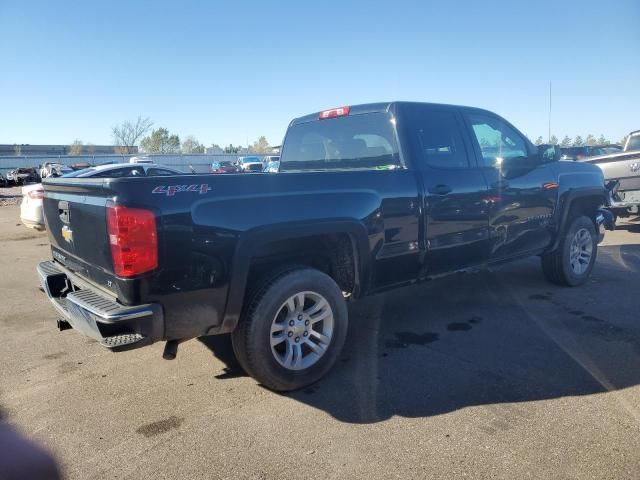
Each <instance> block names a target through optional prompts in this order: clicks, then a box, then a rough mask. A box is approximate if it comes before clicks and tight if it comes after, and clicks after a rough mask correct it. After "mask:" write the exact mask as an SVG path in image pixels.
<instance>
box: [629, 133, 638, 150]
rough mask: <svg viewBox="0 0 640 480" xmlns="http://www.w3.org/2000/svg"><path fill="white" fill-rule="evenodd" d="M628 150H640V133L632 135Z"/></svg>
mask: <svg viewBox="0 0 640 480" xmlns="http://www.w3.org/2000/svg"><path fill="white" fill-rule="evenodd" d="M627 150H628V151H633V150H640V135H632V136H631V137H629V142H628V143H627Z"/></svg>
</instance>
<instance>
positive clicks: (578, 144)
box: [573, 135, 584, 147]
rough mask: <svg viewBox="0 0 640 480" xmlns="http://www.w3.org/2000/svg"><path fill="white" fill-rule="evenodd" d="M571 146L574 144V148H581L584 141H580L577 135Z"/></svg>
mask: <svg viewBox="0 0 640 480" xmlns="http://www.w3.org/2000/svg"><path fill="white" fill-rule="evenodd" d="M573 144H574V145H575V146H576V147H580V146H582V145H583V144H584V140H582V137H581V136H580V135H578V136H577V137H576V138H575V140H574V141H573Z"/></svg>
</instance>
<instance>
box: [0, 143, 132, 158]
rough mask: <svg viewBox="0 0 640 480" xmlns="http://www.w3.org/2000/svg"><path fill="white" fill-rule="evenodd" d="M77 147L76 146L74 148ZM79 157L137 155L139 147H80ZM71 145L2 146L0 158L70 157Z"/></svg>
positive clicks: (77, 152)
mask: <svg viewBox="0 0 640 480" xmlns="http://www.w3.org/2000/svg"><path fill="white" fill-rule="evenodd" d="M75 147H76V146H75V145H74V148H75ZM77 147H79V148H80V150H79V151H76V152H75V154H77V155H113V154H117V153H124V154H136V153H138V147H136V146H133V147H121V146H118V145H78V146H77ZM70 151H71V145H30V144H22V145H18V144H13V145H12V144H0V156H8V155H24V156H30V155H70Z"/></svg>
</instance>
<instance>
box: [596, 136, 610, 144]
mask: <svg viewBox="0 0 640 480" xmlns="http://www.w3.org/2000/svg"><path fill="white" fill-rule="evenodd" d="M608 144H609V140H607V139H606V138H605V136H604V135H602V134H600V136H599V137H598V145H608Z"/></svg>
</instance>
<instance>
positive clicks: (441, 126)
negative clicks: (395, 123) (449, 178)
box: [409, 108, 470, 169]
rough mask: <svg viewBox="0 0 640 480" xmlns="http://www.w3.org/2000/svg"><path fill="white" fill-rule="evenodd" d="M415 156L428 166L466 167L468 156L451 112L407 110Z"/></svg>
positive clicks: (458, 127) (456, 121)
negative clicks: (408, 111)
mask: <svg viewBox="0 0 640 480" xmlns="http://www.w3.org/2000/svg"><path fill="white" fill-rule="evenodd" d="M410 118H411V121H410V122H409V124H410V127H409V128H411V131H410V132H409V136H410V139H411V143H412V144H413V150H414V153H415V156H416V157H415V158H416V159H417V160H418V162H419V163H421V164H422V165H424V166H427V167H430V168H441V169H442V168H469V167H470V163H469V156H468V154H467V149H466V147H465V144H464V141H463V140H462V133H461V131H460V124H459V122H458V120H457V118H456V115H455V113H454V112H447V111H437V110H427V109H422V108H421V109H417V110H415V111H413V112H411V113H410Z"/></svg>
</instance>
